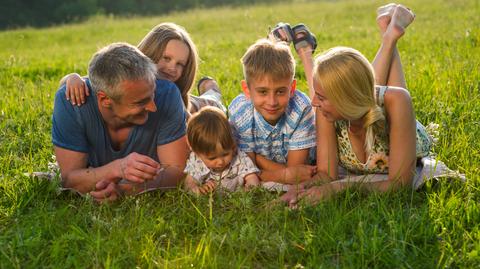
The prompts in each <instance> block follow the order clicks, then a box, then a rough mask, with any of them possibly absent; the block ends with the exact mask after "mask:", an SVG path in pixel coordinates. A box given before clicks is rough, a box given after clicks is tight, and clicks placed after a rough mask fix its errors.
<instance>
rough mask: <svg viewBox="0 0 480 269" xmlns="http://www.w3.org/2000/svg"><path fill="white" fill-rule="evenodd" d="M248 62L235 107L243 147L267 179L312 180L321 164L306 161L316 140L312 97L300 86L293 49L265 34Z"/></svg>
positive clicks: (232, 111)
mask: <svg viewBox="0 0 480 269" xmlns="http://www.w3.org/2000/svg"><path fill="white" fill-rule="evenodd" d="M242 64H243V72H244V76H245V80H242V89H243V92H244V94H241V95H239V96H237V97H236V98H235V99H234V100H233V101H232V103H231V104H230V106H229V112H230V124H231V125H232V127H233V129H234V133H235V136H236V138H237V141H238V147H239V148H240V149H241V150H242V151H244V152H246V153H247V154H248V156H249V157H250V158H251V159H252V160H253V161H254V162H255V163H256V165H257V166H258V167H259V168H260V169H261V173H260V179H261V180H262V181H264V182H265V181H271V182H277V183H288V184H293V183H298V182H301V181H304V180H309V179H311V177H312V176H313V174H314V173H315V168H314V167H312V166H307V165H305V164H306V163H307V159H308V157H309V151H310V149H311V148H313V147H314V146H315V143H316V140H315V125H314V120H315V119H314V113H313V110H312V106H311V105H310V100H309V99H308V97H307V96H306V95H305V94H303V93H302V92H300V91H297V90H296V80H295V79H294V74H295V60H294V58H293V55H292V53H291V51H290V48H289V47H288V45H287V44H286V43H284V42H275V41H270V40H267V39H261V40H258V41H257V42H256V43H255V44H253V45H252V46H250V47H249V48H248V50H247V52H246V53H245V55H244V56H243V57H242ZM277 187H278V185H277ZM281 189H283V190H285V188H283V187H282V188H281Z"/></svg>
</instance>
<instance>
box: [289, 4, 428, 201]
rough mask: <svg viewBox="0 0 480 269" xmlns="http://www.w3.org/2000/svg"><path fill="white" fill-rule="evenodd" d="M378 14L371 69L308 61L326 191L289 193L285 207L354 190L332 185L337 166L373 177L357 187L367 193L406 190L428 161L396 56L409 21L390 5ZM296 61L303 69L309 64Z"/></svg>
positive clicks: (353, 53) (351, 61) (363, 63)
mask: <svg viewBox="0 0 480 269" xmlns="http://www.w3.org/2000/svg"><path fill="white" fill-rule="evenodd" d="M378 12H379V14H378V17H377V22H378V25H379V27H380V30H381V34H382V45H381V47H380V49H379V51H378V53H377V55H376V57H375V60H374V62H373V64H370V63H369V62H368V60H367V59H366V58H365V57H364V56H363V55H362V54H361V53H360V52H358V51H357V50H355V49H352V48H346V47H335V48H332V49H330V50H328V51H327V52H325V53H323V54H322V55H319V56H318V57H316V59H315V63H314V65H313V72H312V73H313V76H312V78H311V79H309V82H310V83H311V84H313V87H312V88H313V90H314V91H313V92H311V97H312V105H313V106H314V107H316V108H317V109H316V128H317V171H318V172H319V175H320V177H322V178H323V179H324V180H326V181H327V182H330V183H327V184H323V185H321V186H314V187H311V188H309V189H308V190H303V189H301V190H299V189H296V190H292V191H291V192H289V193H287V194H286V195H285V196H284V197H283V199H284V200H285V201H287V202H289V203H290V205H294V204H295V203H296V202H297V201H298V199H299V198H302V197H307V199H308V200H309V201H310V202H316V201H318V200H320V199H323V198H326V197H328V196H330V195H332V194H333V193H336V192H338V191H341V190H344V189H346V188H348V187H350V186H351V185H352V184H354V183H352V182H351V180H343V181H339V180H338V179H340V177H339V166H340V167H342V168H344V169H345V170H346V171H347V172H348V173H349V176H351V175H352V174H354V175H365V174H369V175H372V176H370V177H368V179H367V177H362V178H363V179H365V180H364V181H366V182H363V185H362V186H364V187H366V188H368V189H371V190H379V191H387V190H389V189H392V188H393V189H395V188H398V187H402V186H411V185H412V181H413V178H414V173H415V166H416V162H417V159H418V158H421V157H424V156H427V155H428V154H429V150H430V147H431V140H430V137H429V136H428V135H427V133H426V131H425V129H424V127H423V126H422V125H421V124H420V123H418V122H417V121H416V120H415V112H414V110H413V105H412V100H411V98H410V95H409V93H408V91H407V90H406V83H405V78H404V74H403V69H402V65H401V62H400V57H399V54H398V50H397V48H396V42H397V41H398V39H399V38H400V37H401V36H402V35H403V34H404V32H405V29H406V27H407V26H408V25H409V24H410V23H411V22H412V21H413V19H414V15H413V13H412V12H411V11H410V10H409V9H407V8H405V7H404V6H402V5H396V4H389V5H387V6H383V7H381V8H379V10H378ZM301 59H302V61H303V62H304V65H306V66H307V64H308V57H306V58H305V56H304V57H301ZM305 61H307V64H305ZM310 63H311V60H310ZM306 73H307V72H306ZM307 75H308V73H307ZM379 85H388V86H379ZM381 174H384V175H385V176H382V175H381ZM350 178H353V177H350Z"/></svg>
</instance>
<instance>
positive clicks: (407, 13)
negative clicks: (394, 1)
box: [385, 5, 415, 40]
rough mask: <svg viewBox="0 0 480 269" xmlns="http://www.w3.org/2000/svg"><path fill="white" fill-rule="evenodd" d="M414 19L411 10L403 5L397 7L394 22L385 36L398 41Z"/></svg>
mask: <svg viewBox="0 0 480 269" xmlns="http://www.w3.org/2000/svg"><path fill="white" fill-rule="evenodd" d="M414 19H415V14H413V12H412V11H411V10H410V9H408V8H406V7H404V6H402V5H397V6H396V7H395V10H394V11H393V15H392V20H391V22H390V24H389V25H388V27H387V30H386V31H385V35H387V36H388V37H390V38H392V39H394V40H398V39H399V38H400V37H402V36H403V34H404V33H405V29H406V28H407V26H408V25H410V24H411V23H412V22H413V20H414Z"/></svg>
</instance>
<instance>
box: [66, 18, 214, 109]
mask: <svg viewBox="0 0 480 269" xmlns="http://www.w3.org/2000/svg"><path fill="white" fill-rule="evenodd" d="M138 48H139V49H140V51H142V52H143V53H144V54H145V55H146V56H148V57H149V58H150V59H151V60H152V61H153V62H154V63H155V64H156V66H157V69H158V76H159V78H162V79H166V80H170V81H172V82H174V83H175V84H176V85H177V87H178V89H179V90H180V93H181V95H182V100H183V103H184V105H185V107H186V108H188V109H189V112H195V111H197V110H198V109H199V108H200V107H203V106H205V105H212V106H216V107H219V108H222V109H223V106H222V105H221V92H220V90H219V87H218V85H217V84H216V82H215V81H214V80H213V79H211V78H204V79H202V81H201V82H202V83H199V85H198V90H199V94H200V95H201V97H197V96H193V95H190V91H191V89H192V87H193V82H194V80H195V76H196V74H197V70H198V61H199V57H198V52H197V48H196V46H195V44H194V43H193V41H192V39H191V37H190V35H189V34H188V32H187V31H186V30H185V28H183V27H181V26H179V25H177V24H174V23H161V24H159V25H157V26H155V27H154V28H153V29H152V30H151V31H150V32H149V33H148V34H147V35H146V36H145V37H144V38H143V39H142V41H140V43H139V44H138ZM60 83H61V84H63V83H66V87H67V91H66V97H67V99H69V100H70V101H71V103H72V104H73V105H82V104H83V103H84V102H85V95H89V90H88V87H87V86H86V84H85V82H84V80H83V79H82V78H81V77H80V76H79V75H78V74H75V73H73V74H69V75H67V76H65V77H64V78H63V79H62V80H61V81H60Z"/></svg>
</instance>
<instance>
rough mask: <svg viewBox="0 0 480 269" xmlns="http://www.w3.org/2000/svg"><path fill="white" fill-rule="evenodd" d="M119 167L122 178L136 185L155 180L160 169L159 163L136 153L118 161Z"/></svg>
mask: <svg viewBox="0 0 480 269" xmlns="http://www.w3.org/2000/svg"><path fill="white" fill-rule="evenodd" d="M118 165H119V167H118V168H119V169H118V171H120V177H121V178H123V179H126V180H129V181H132V182H135V183H143V182H145V181H146V180H152V179H154V178H155V176H156V175H157V173H158V171H159V169H160V164H159V163H158V162H156V161H155V160H153V159H152V158H150V157H148V156H146V155H142V154H138V153H136V152H133V153H130V154H129V155H128V156H127V157H125V158H122V159H120V160H118Z"/></svg>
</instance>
